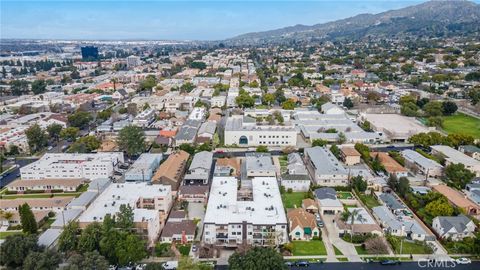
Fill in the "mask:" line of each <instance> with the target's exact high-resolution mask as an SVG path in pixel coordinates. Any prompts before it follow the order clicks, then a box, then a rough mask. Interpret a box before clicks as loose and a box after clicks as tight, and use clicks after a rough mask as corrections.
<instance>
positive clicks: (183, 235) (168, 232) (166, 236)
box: [160, 220, 197, 244]
mask: <svg viewBox="0 0 480 270" xmlns="http://www.w3.org/2000/svg"><path fill="white" fill-rule="evenodd" d="M196 228H197V225H196V224H195V222H194V221H193V220H182V221H170V220H168V221H167V223H165V226H164V227H163V230H162V234H161V235H160V242H162V243H172V242H176V243H177V242H178V243H181V244H185V243H191V242H193V240H195V230H196Z"/></svg>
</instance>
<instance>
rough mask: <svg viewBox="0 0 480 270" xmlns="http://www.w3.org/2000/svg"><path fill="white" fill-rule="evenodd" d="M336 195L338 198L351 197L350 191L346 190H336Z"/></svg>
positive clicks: (346, 198) (347, 198)
mask: <svg viewBox="0 0 480 270" xmlns="http://www.w3.org/2000/svg"><path fill="white" fill-rule="evenodd" d="M337 197H338V198H339V199H340V200H350V199H353V195H352V193H350V192H347V191H339V192H337Z"/></svg>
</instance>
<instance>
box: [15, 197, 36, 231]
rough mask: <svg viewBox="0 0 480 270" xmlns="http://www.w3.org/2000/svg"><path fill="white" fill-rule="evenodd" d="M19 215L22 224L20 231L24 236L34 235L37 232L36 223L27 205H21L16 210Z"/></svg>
mask: <svg viewBox="0 0 480 270" xmlns="http://www.w3.org/2000/svg"><path fill="white" fill-rule="evenodd" d="M18 212H19V214H20V223H21V224H22V231H23V232H24V233H26V234H36V233H37V231H38V227H37V221H35V216H34V215H33V212H32V209H30V206H29V205H28V203H24V204H22V205H21V206H20V207H19V208H18Z"/></svg>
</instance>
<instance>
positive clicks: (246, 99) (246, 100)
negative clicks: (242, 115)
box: [235, 89, 255, 108]
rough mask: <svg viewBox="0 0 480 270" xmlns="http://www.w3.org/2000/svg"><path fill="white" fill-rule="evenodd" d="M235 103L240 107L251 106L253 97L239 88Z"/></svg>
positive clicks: (253, 103) (253, 101) (253, 102)
mask: <svg viewBox="0 0 480 270" xmlns="http://www.w3.org/2000/svg"><path fill="white" fill-rule="evenodd" d="M235 103H236V104H237V106H238V107H240V108H251V107H253V105H255V99H254V98H253V97H252V96H250V95H249V94H248V93H247V92H246V91H245V90H243V89H241V90H240V93H239V95H238V96H237V97H236V98H235Z"/></svg>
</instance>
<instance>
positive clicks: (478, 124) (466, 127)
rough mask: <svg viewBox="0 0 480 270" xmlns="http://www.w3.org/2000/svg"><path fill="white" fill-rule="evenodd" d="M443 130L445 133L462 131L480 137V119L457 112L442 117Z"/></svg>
mask: <svg viewBox="0 0 480 270" xmlns="http://www.w3.org/2000/svg"><path fill="white" fill-rule="evenodd" d="M443 130H445V131H446V132H447V133H463V134H467V135H472V136H473V137H474V138H477V139H480V119H478V118H475V117H472V116H469V115H466V114H463V113H457V114H455V115H452V116H446V117H444V118H443Z"/></svg>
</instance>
